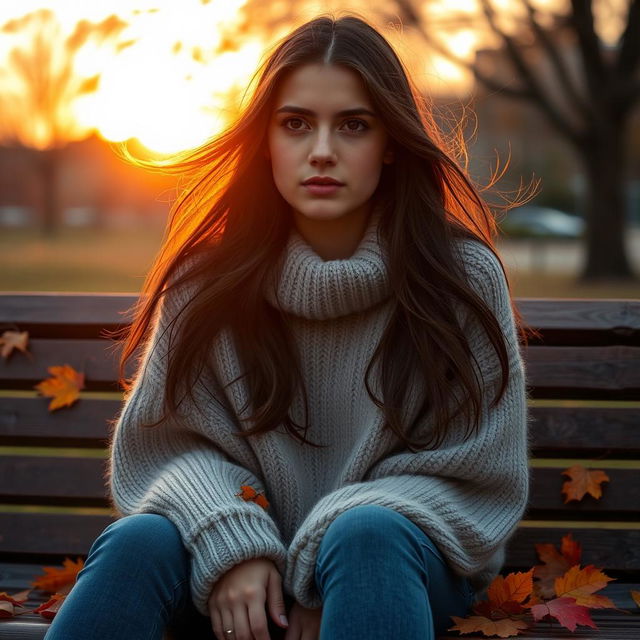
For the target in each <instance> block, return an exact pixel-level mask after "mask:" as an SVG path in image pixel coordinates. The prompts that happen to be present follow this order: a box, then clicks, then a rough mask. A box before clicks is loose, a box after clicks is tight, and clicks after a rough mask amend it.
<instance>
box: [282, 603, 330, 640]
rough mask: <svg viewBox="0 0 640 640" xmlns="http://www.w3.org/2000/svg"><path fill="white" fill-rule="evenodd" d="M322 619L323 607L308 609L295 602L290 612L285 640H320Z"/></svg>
mask: <svg viewBox="0 0 640 640" xmlns="http://www.w3.org/2000/svg"><path fill="white" fill-rule="evenodd" d="M321 617H322V607H320V608H319V609H307V608H306V607H303V606H302V605H301V604H300V603H299V602H294V603H293V605H292V606H291V611H289V628H288V629H287V633H286V634H285V636H284V640H318V638H319V637H320V618H321Z"/></svg>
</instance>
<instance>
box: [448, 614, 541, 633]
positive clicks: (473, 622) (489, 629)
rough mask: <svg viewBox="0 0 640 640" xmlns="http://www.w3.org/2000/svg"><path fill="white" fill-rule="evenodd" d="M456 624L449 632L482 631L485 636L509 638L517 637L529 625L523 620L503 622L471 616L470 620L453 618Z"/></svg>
mask: <svg viewBox="0 0 640 640" xmlns="http://www.w3.org/2000/svg"><path fill="white" fill-rule="evenodd" d="M451 617H452V618H453V620H454V622H455V623H456V624H455V625H454V626H453V627H450V628H449V629H447V631H459V632H460V633H474V632H477V631H480V632H481V633H483V634H484V635H485V636H499V637H500V638H509V637H512V636H517V635H519V634H520V631H522V630H524V629H527V628H528V627H529V625H528V624H527V623H526V622H524V621H523V620H513V619H512V618H503V619H502V620H489V618H485V617H484V616H471V617H469V618H459V617H458V616H451Z"/></svg>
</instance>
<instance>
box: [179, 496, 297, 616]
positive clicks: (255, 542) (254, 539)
mask: <svg viewBox="0 0 640 640" xmlns="http://www.w3.org/2000/svg"><path fill="white" fill-rule="evenodd" d="M258 509H261V507H256V509H254V510H252V511H255V513H253V512H252V511H247V509H246V508H245V509H242V510H237V511H231V512H229V511H225V512H220V513H219V514H216V515H215V516H212V517H211V518H209V519H208V520H207V521H205V522H204V523H202V522H201V523H199V524H198V527H197V528H196V529H195V530H194V531H193V533H192V536H191V537H190V539H189V540H187V541H186V542H187V545H186V546H187V548H188V549H189V551H190V552H191V556H192V559H191V594H192V598H193V603H194V606H195V607H196V609H197V610H198V611H199V612H200V613H201V614H202V615H204V616H207V617H208V616H209V615H210V614H209V606H208V600H209V596H210V595H211V591H212V589H213V586H214V584H215V583H216V582H217V581H218V580H219V579H220V578H221V577H222V576H223V575H224V573H226V572H227V571H228V570H229V569H231V568H232V567H233V566H235V565H237V564H239V563H241V562H244V561H245V560H250V559H252V558H263V557H264V558H269V559H271V560H273V562H274V564H275V565H276V567H277V568H278V571H279V572H280V575H281V576H284V572H285V563H286V556H287V550H286V548H285V546H284V545H283V544H282V542H281V541H280V538H279V534H278V531H277V530H276V528H275V526H274V523H273V520H271V518H270V517H269V516H268V515H266V514H262V513H261V512H260V511H259V510H258Z"/></svg>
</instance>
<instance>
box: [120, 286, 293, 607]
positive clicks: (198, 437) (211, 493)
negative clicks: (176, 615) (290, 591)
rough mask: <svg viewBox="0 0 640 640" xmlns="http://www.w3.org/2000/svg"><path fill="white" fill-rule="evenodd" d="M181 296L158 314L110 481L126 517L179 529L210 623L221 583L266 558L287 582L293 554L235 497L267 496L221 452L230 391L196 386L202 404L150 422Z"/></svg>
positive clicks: (261, 512) (156, 411)
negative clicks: (246, 488) (239, 567)
mask: <svg viewBox="0 0 640 640" xmlns="http://www.w3.org/2000/svg"><path fill="white" fill-rule="evenodd" d="M182 297H184V294H183V295H182ZM176 298H177V295H176V294H173V293H172V292H170V293H169V294H168V295H167V296H165V298H164V299H163V300H162V302H161V306H160V312H156V317H155V319H154V324H153V329H152V333H151V338H150V340H149V341H148V343H147V347H145V351H144V355H143V358H142V364H141V366H140V368H139V369H138V373H137V374H136V377H135V379H134V385H133V387H132V389H131V390H130V393H129V395H128V396H127V398H126V400H125V402H124V406H123V408H122V410H121V412H120V414H119V417H118V419H117V421H116V424H115V428H114V431H113V435H112V441H111V446H110V460H109V472H108V476H109V479H108V482H109V489H110V493H111V499H112V503H113V506H114V507H115V508H116V510H117V511H118V512H119V514H121V515H124V516H127V515H130V514H136V513H156V514H160V515H163V516H165V517H167V518H168V519H169V520H171V521H172V522H173V524H174V525H175V526H176V527H177V529H178V531H179V533H180V536H181V538H182V541H183V544H184V545H185V547H186V548H187V550H188V551H189V553H190V556H191V585H190V586H191V592H192V597H193V602H194V605H195V607H196V608H197V609H198V611H199V612H200V613H201V614H202V615H205V616H209V610H208V598H209V595H210V593H211V590H212V588H213V585H214V583H215V582H216V581H217V580H218V579H219V578H220V577H221V576H222V575H223V574H224V573H225V572H226V571H227V570H228V569H230V568H231V567H233V566H234V565H236V564H238V563H240V562H243V561H245V560H248V559H251V558H258V557H266V558H269V559H271V560H273V561H274V563H275V564H276V566H277V568H278V570H279V571H280V573H281V575H284V562H285V559H286V547H285V546H284V545H283V543H282V541H281V538H280V534H279V531H278V528H277V526H276V523H275V522H274V520H273V519H272V518H271V516H270V515H269V514H268V512H267V511H265V509H264V508H263V507H261V506H260V505H258V504H257V503H255V502H252V501H245V500H243V499H242V498H241V497H239V496H237V494H239V493H240V491H241V490H240V486H241V485H251V486H252V487H254V488H255V489H256V490H257V491H258V492H264V483H263V481H262V480H261V479H260V478H259V477H257V475H255V474H254V473H252V472H251V471H250V470H248V469H247V468H244V466H242V465H240V464H238V462H237V461H236V460H235V459H233V458H232V457H231V456H230V455H228V453H225V451H224V450H223V448H222V447H221V446H220V442H221V441H222V442H224V440H223V439H221V437H220V433H221V431H222V432H223V433H231V432H232V431H233V430H234V424H233V421H232V418H231V416H230V415H229V413H228V412H227V410H226V409H225V408H224V403H223V402H218V399H220V398H222V397H223V396H222V394H223V392H222V390H221V389H220V388H219V387H217V386H216V385H215V381H214V380H213V379H212V378H211V377H207V379H206V384H205V383H203V382H201V381H200V380H199V381H198V383H197V384H196V385H195V388H194V389H193V391H194V398H195V399H196V401H197V407H194V406H193V404H191V405H187V407H188V408H187V409H186V410H185V409H183V408H182V405H180V407H179V418H177V419H174V420H170V421H169V420H164V421H162V422H161V423H160V424H159V425H158V426H156V427H149V428H147V427H144V426H143V425H142V422H147V421H155V420H157V419H159V418H160V416H161V413H160V408H161V405H162V398H163V395H164V385H165V379H166V365H167V355H168V337H167V336H168V334H169V333H170V330H171V329H170V328H169V326H168V325H169V320H170V319H171V318H173V317H175V316H176V314H177V312H178V311H179V305H178V300H177V299H176ZM180 306H181V305H180ZM167 329H169V330H167ZM212 392H213V393H212ZM216 395H217V398H216ZM180 397H181V395H180V394H179V395H178V399H179V398H180ZM184 404H187V403H186V402H185V403H184ZM230 437H231V436H230ZM216 438H217V442H218V445H216V444H215V441H216ZM223 438H224V436H223Z"/></svg>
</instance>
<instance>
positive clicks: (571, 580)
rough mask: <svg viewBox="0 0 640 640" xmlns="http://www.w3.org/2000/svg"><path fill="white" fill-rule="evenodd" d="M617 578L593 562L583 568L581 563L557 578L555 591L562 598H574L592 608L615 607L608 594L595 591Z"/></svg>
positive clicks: (580, 603)
mask: <svg viewBox="0 0 640 640" xmlns="http://www.w3.org/2000/svg"><path fill="white" fill-rule="evenodd" d="M614 579H615V578H610V577H609V576H607V575H606V574H604V573H603V572H602V571H600V570H599V569H596V568H595V567H594V566H593V565H592V564H590V565H587V566H586V567H584V568H583V569H581V568H580V565H576V566H574V567H571V568H570V569H569V570H568V571H567V572H566V573H565V574H564V576H562V577H560V578H556V580H555V592H556V595H557V596H558V597H560V598H562V597H571V598H574V599H575V601H576V604H579V605H584V606H586V607H590V608H592V609H601V608H605V607H612V608H615V605H614V604H613V602H611V600H610V599H609V598H607V597H606V596H596V595H594V592H595V591H598V590H599V589H604V587H606V586H607V583H608V582H611V581H612V580H614Z"/></svg>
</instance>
